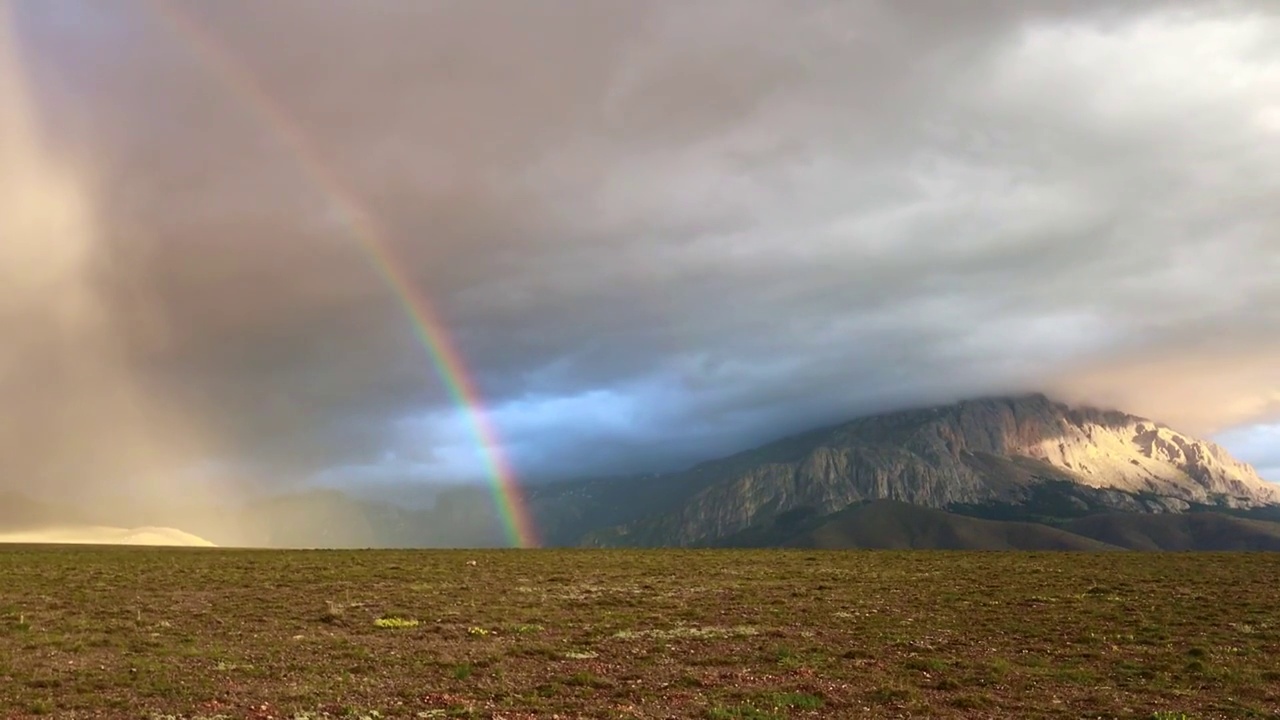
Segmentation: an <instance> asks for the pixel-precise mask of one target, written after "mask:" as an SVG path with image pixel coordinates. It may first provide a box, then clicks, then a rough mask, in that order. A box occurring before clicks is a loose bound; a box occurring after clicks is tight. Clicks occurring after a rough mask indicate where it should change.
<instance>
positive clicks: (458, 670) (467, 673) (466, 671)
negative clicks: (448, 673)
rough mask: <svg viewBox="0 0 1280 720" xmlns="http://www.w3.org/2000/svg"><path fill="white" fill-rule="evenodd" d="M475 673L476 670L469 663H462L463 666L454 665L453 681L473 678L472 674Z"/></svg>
mask: <svg viewBox="0 0 1280 720" xmlns="http://www.w3.org/2000/svg"><path fill="white" fill-rule="evenodd" d="M473 672H475V668H472V667H471V665H470V664H468V663H462V664H461V665H454V666H453V679H454V680H466V679H467V678H469V677H471V673H473Z"/></svg>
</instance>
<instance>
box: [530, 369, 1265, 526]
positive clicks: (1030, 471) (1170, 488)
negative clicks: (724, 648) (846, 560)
mask: <svg viewBox="0 0 1280 720" xmlns="http://www.w3.org/2000/svg"><path fill="white" fill-rule="evenodd" d="M565 492H567V491H563V490H562V491H561V494H564V493H565ZM628 493H630V494H634V495H637V496H643V498H644V502H643V503H642V504H641V505H640V507H642V508H643V510H638V511H636V512H633V513H632V514H631V515H630V516H629V517H627V510H628V508H629V507H633V505H632V503H629V502H627V497H628ZM877 499H889V500H898V501H902V502H905V503H910V504H912V505H918V506H922V507H928V508H936V509H950V510H958V511H964V512H967V513H969V514H979V515H987V516H995V517H1001V516H1002V514H1003V516H1005V517H1004V519H1010V517H1013V516H1018V515H1022V514H1026V513H1028V512H1029V511H1031V510H1033V509H1036V508H1040V509H1042V510H1043V514H1044V515H1046V516H1050V517H1072V516H1080V515H1086V514H1089V513H1091V512H1097V511H1105V510H1121V511H1128V512H1139V513H1182V512H1187V511H1190V510H1194V509H1205V508H1219V509H1248V508H1261V507H1266V506H1269V505H1272V504H1277V503H1280V488H1278V487H1277V486H1275V485H1272V484H1271V483H1268V482H1266V481H1264V480H1263V479H1261V478H1260V477H1258V475H1257V473H1256V472H1255V471H1254V470H1253V468H1251V467H1249V466H1248V465H1246V464H1244V463H1241V462H1239V461H1237V460H1235V459H1233V458H1232V457H1231V456H1230V455H1229V454H1228V453H1227V452H1226V451H1225V450H1224V449H1222V448H1221V447H1219V446H1217V445H1215V444H1213V443H1210V442H1205V441H1203V440H1197V439H1195V438H1191V437H1189V436H1187V435H1184V434H1182V433H1179V432H1177V431H1175V430H1173V429H1172V428H1169V427H1167V426H1165V425H1162V424H1160V423H1158V422H1155V421H1152V420H1149V419H1146V418H1141V417H1137V416H1134V415H1129V414H1126V413H1121V412H1115V411H1109V410H1101V409H1097V408H1089V407H1070V406H1068V405H1065V404H1063V403H1060V402H1055V401H1053V400H1050V399H1049V398H1047V397H1045V396H1044V395H1039V394H1034V395H1024V396H1017V397H1002V398H987V399H978V400H969V401H964V402H959V403H955V404H953V405H948V406H945V407H935V408H927V409H919V410H907V411H902V412H894V413H888V414H884V415H876V416H872V417H866V418H861V419H857V420H854V421H852V422H848V423H845V424H842V425H839V426H836V427H831V428H825V429H822V430H817V431H813V432H809V433H805V434H802V435H798V436H795V437H791V438H787V439H784V440H780V441H778V442H775V443H771V444H769V445H766V446H764V447H761V448H758V449H756V450H751V451H748V452H745V453H741V454H738V455H734V456H731V457H728V458H724V459H720V460H715V461H712V462H708V463H703V464H702V465H699V466H696V467H694V468H692V469H690V470H688V471H686V472H683V473H675V474H671V475H666V476H658V477H654V478H649V479H647V480H645V481H644V482H643V483H639V482H637V481H634V480H633V481H631V482H627V483H621V482H619V483H615V484H612V485H604V486H601V487H597V488H595V490H594V492H589V493H587V492H584V493H583V497H581V498H579V501H578V505H577V512H578V514H579V515H580V516H582V517H593V516H595V515H594V514H593V510H594V511H598V512H599V513H601V514H607V515H608V516H609V517H611V518H613V519H615V520H617V522H616V524H614V525H613V526H611V527H607V528H604V529H598V530H594V531H586V532H584V534H583V535H582V536H581V537H580V541H581V543H582V544H586V545H593V546H613V545H626V546H650V545H706V544H716V543H717V542H718V541H719V540H721V539H723V538H727V537H730V536H733V535H735V534H737V533H742V532H744V531H747V530H749V529H752V528H761V527H769V526H770V525H771V524H773V523H774V522H775V520H776V519H777V518H779V517H780V516H782V517H785V516H786V515H787V514H788V513H790V514H795V513H801V514H806V515H808V516H812V517H822V516H826V515H830V514H833V513H836V512H839V511H841V510H843V509H845V508H847V507H849V506H850V505H852V504H855V503H860V502H864V501H868V500H877ZM561 500H562V502H561V503H560V504H561V506H563V505H565V503H564V502H563V498H561ZM535 508H540V509H541V511H542V515H552V516H554V514H555V513H554V512H552V510H553V508H549V507H546V506H539V505H538V503H537V502H536V498H535ZM584 508H585V509H584ZM622 518H625V519H622ZM579 527H581V526H579Z"/></svg>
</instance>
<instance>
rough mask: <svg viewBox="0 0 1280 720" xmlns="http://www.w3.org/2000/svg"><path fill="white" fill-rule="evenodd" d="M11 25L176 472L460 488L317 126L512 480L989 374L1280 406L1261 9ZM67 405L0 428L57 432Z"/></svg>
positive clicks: (426, 369)
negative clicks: (169, 431)
mask: <svg viewBox="0 0 1280 720" xmlns="http://www.w3.org/2000/svg"><path fill="white" fill-rule="evenodd" d="M8 2H9V6H10V8H11V11H12V10H16V12H15V13H14V16H15V17H16V18H17V21H16V22H15V27H17V28H18V30H19V33H18V35H19V37H20V38H21V39H22V41H23V58H25V60H24V62H23V63H22V66H23V71H24V75H25V76H26V77H27V78H29V79H30V82H29V83H28V87H30V88H34V92H33V95H34V100H37V101H38V103H36V104H37V105H38V109H39V111H40V114H39V115H38V117H39V120H40V122H39V123H37V124H38V125H39V126H40V128H41V129H42V131H43V133H44V136H45V137H46V139H47V143H46V144H47V145H48V146H49V147H51V148H55V149H57V150H58V151H59V153H60V156H61V157H63V158H64V159H62V160H59V162H62V163H64V165H63V167H65V168H68V170H67V172H70V173H72V175H73V176H74V179H75V181H76V183H77V187H79V188H82V190H79V191H77V192H81V193H82V194H83V197H84V198H86V202H88V203H90V204H91V209H92V214H91V215H92V233H91V235H90V236H89V237H91V240H89V241H85V242H90V243H91V245H90V246H91V247H92V250H93V257H94V259H93V262H92V263H91V269H90V270H86V271H85V273H86V274H84V275H83V278H84V279H85V280H86V282H89V283H90V284H91V285H92V287H93V288H94V292H95V298H96V302H97V303H98V304H99V305H100V306H101V307H102V308H103V309H104V310H103V312H104V313H106V315H107V316H108V317H109V318H110V320H111V328H112V332H111V336H112V338H114V340H113V342H115V343H116V344H117V346H118V350H117V351H116V352H117V354H118V356H119V358H120V359H119V361H118V364H119V367H120V372H119V373H118V375H119V376H120V377H126V376H127V377H128V378H129V383H130V388H131V389H130V391H129V392H130V393H132V394H136V395H139V396H142V397H148V398H158V399H159V400H162V401H163V402H162V403H160V405H162V406H163V410H164V412H163V416H164V417H165V418H166V420H165V421H164V422H148V423H142V424H141V425H142V426H145V428H146V432H145V433H143V434H144V435H145V436H146V437H164V432H163V430H164V428H165V427H174V428H180V429H181V430H180V431H179V430H174V433H175V434H176V436H178V437H180V438H181V439H183V440H188V441H190V442H186V443H180V444H179V446H181V447H182V448H183V449H184V452H183V453H176V455H177V456H179V458H180V457H182V456H184V454H191V455H200V456H201V458H200V459H201V460H207V459H210V458H216V459H218V460H220V461H222V462H227V463H231V464H232V465H233V466H236V467H246V468H252V467H257V468H259V471H260V472H266V471H267V470H268V469H269V470H270V472H272V473H275V474H278V475H280V476H282V477H295V476H298V475H306V474H310V473H315V472H320V471H322V470H323V471H325V472H326V475H325V477H326V478H331V477H333V476H334V475H335V474H336V475H341V474H342V473H343V472H349V473H350V475H351V476H352V477H359V478H361V479H364V480H368V479H370V478H376V477H386V478H388V479H391V478H403V477H423V478H426V477H448V478H456V477H461V476H467V475H469V474H474V473H475V468H476V464H475V462H474V460H475V449H474V442H473V439H472V438H471V437H470V435H469V434H468V432H467V430H466V425H465V423H463V422H462V421H461V419H460V418H459V416H458V413H457V411H456V410H454V409H453V408H452V407H451V406H450V404H449V401H448V396H447V393H446V392H445V389H444V388H443V386H442V385H441V383H440V382H439V380H438V378H437V377H436V376H435V375H434V374H433V371H432V368H431V366H430V363H429V360H428V357H427V355H426V354H425V353H424V351H423V350H422V348H421V347H419V346H418V345H417V342H416V341H415V338H414V335H413V333H412V331H411V327H410V326H409V324H408V322H407V321H406V318H405V316H404V313H403V311H402V308H401V307H399V306H398V303H397V301H396V298H395V297H394V295H393V293H391V292H390V291H389V290H388V288H387V286H386V285H385V283H383V282H382V281H381V279H380V277H379V275H378V273H377V272H376V271H375V270H374V268H373V267H372V266H371V265H370V263H369V257H368V253H367V252H366V250H365V249H364V248H362V246H361V245H360V243H359V242H358V241H357V240H356V239H355V236H354V235H353V233H352V232H351V229H350V228H349V227H348V226H347V225H345V224H344V223H343V221H342V220H343V216H342V215H341V213H340V212H338V211H339V210H340V208H339V207H337V206H335V204H334V202H333V200H334V199H333V198H332V197H330V196H328V195H327V194H326V187H325V185H326V182H325V181H324V180H323V179H322V178H320V177H317V176H316V174H315V173H314V172H311V171H309V170H308V166H307V165H306V164H305V163H302V164H299V163H298V162H295V161H294V158H292V157H291V155H290V143H291V142H293V141H294V140H296V139H297V138H298V137H300V136H301V137H305V139H306V142H307V144H308V145H310V146H312V147H313V148H315V149H316V151H317V153H318V155H317V157H318V158H319V159H320V163H321V165H322V166H323V168H324V173H326V174H331V175H332V176H333V177H334V178H337V179H338V180H339V181H340V183H341V184H342V186H343V187H344V188H349V189H350V194H349V195H346V196H345V197H348V198H355V199H357V200H358V203H359V204H360V205H361V206H362V208H363V209H365V210H367V211H368V213H369V214H370V215H371V216H372V217H374V218H376V219H377V221H378V223H379V224H380V225H381V226H382V227H383V228H384V229H385V231H386V232H385V235H386V237H385V240H386V242H387V244H388V245H389V246H390V247H391V248H392V249H393V251H394V255H395V257H396V258H398V259H397V261H396V262H397V267H398V269H399V270H401V271H402V272H404V273H405V274H406V275H407V276H408V277H410V278H411V279H412V281H413V282H414V284H415V285H416V287H417V288H418V289H419V290H420V291H421V292H423V293H425V295H426V296H428V297H429V298H430V299H431V301H432V303H433V304H434V307H435V309H436V311H437V312H438V314H439V316H440V318H441V319H442V321H443V322H444V323H445V324H446V325H447V326H448V327H449V328H450V330H451V332H452V333H453V335H454V338H455V339H456V340H457V343H458V345H459V347H460V349H461V351H462V353H463V354H464V355H465V357H466V358H467V362H468V365H469V367H470V369H471V370H472V372H473V373H474V375H475V378H476V380H477V383H478V385H479V387H480V388H481V389H482V390H483V392H484V394H485V395H486V397H487V398H488V401H489V403H490V406H491V409H492V412H493V415H494V419H495V421H496V422H497V424H498V426H499V428H500V429H501V430H502V431H503V434H504V437H506V438H507V440H508V442H509V449H510V451H511V453H512V455H513V456H514V457H515V459H516V460H517V462H518V463H519V464H520V467H521V469H522V470H523V471H524V472H525V473H526V474H528V475H535V476H540V475H546V474H556V473H564V472H569V473H573V472H583V473H585V472H600V471H619V472H622V471H630V470H636V469H649V468H660V467H670V466H673V465H679V464H682V463H685V462H689V461H692V460H695V459H698V458H702V457H705V456H707V455H709V454H714V453H718V452H724V451H728V450H732V449H736V448H738V447H740V446H742V445H743V444H745V443H749V442H754V441H757V440H762V439H766V438H769V437H772V436H775V435H778V434H780V433H784V432H788V431H791V430H795V429H798V428H802V427H805V426H809V425H813V424H817V423H821V422H827V421H834V420H836V419H839V418H842V417H845V416H848V415H850V414H855V413H858V412H864V411H872V410H881V409H888V408H892V407H897V406H900V405H903V404H913V403H918V402H931V401H938V400H948V399H954V398H958V397H962V396H967V395H973V394H978V393H985V392H997V391H1005V390H1022V389H1031V388H1050V389H1053V390H1055V391H1056V392H1059V393H1061V394H1064V395H1069V396H1071V397H1073V399H1081V400H1092V401H1095V402H1125V403H1128V404H1130V405H1132V406H1133V407H1134V408H1135V409H1137V410H1139V411H1143V410H1142V409H1143V408H1148V407H1149V408H1151V409H1152V411H1153V412H1155V411H1159V412H1160V413H1162V414H1163V415H1162V416H1168V417H1169V418H1170V421H1171V422H1172V421H1174V419H1176V420H1177V421H1178V422H1182V423H1184V424H1187V425H1190V426H1192V427H1194V429H1196V430H1197V431H1206V432H1214V431H1217V430H1220V429H1223V428H1226V427H1228V426H1230V425H1235V424H1239V423H1246V422H1252V421H1257V420H1260V419H1266V418H1267V417H1274V416H1275V414H1276V410H1277V408H1276V406H1275V404H1274V400H1275V393H1276V391H1277V389H1278V388H1280V377H1277V375H1276V373H1275V371H1274V370H1270V368H1272V367H1280V363H1277V362H1275V360H1278V359H1280V357H1277V349H1276V345H1275V339H1276V338H1277V337H1280V310H1277V308H1280V302H1278V301H1280V280H1277V278H1280V248H1277V244H1276V243H1277V240H1276V238H1277V237H1278V236H1280V235H1278V234H1277V230H1280V210H1277V209H1276V204H1275V203H1274V198H1275V197H1276V196H1278V195H1280V170H1278V168H1280V73H1278V72H1277V70H1276V68H1277V67H1280V42H1278V40H1280V19H1278V18H1277V14H1276V11H1275V10H1274V9H1273V8H1271V7H1270V6H1268V5H1263V4H1257V3H1214V2H1203V3H1196V2H1182V3H1125V4H1123V5H1120V4H1115V3H1105V2H1049V3H1035V4H1010V3H1004V2H999V3H997V2H978V3H964V4H960V3H948V2H923V1H920V2H902V3H889V2H850V3H814V4H805V5H803V6H797V5H796V4H795V3H787V2H781V1H772V0H770V1H766V0H746V1H743V0H714V1H705V2H693V3H680V4H664V3H647V2H622V1H621V0H617V1H614V0H606V1H605V2H600V1H598V0H591V1H590V2H587V1H585V0H584V1H582V2H578V1H576V0H575V1H572V2H571V1H564V2H558V3H521V2H494V3H473V2H443V1H442V2H426V1H424V0H402V1H394V0H379V1H378V2H373V3H343V2H315V1H314V0H305V1H304V0H278V1H277V2H272V3H268V4H261V3H249V2H247V1H242V0H223V1H222V2H218V3H196V2H169V3H151V2H145V1H143V0H129V1H124V0H122V1H121V2H117V3H112V4H109V5H103V4H98V3H91V2H78V1H73V0H8ZM166 5H172V6H173V7H176V8H178V9H179V10H178V11H179V12H180V13H181V16H182V17H184V18H185V20H184V21H181V22H179V23H178V24H174V23H173V22H172V21H171V20H170V19H167V18H166V15H165V11H163V10H162V8H164V7H165V6H166ZM251 5H252V7H251ZM184 23H189V24H190V26H192V27H195V28H198V31H197V33H196V34H195V35H192V34H188V33H186V31H183V30H181V29H179V28H181V27H184ZM207 43H212V44H214V45H216V46H219V47H222V48H224V50H225V52H226V53H227V55H228V56H229V57H232V58H234V59H235V62H237V63H240V64H243V66H244V67H245V68H247V69H248V72H249V75H251V76H252V78H253V81H254V82H256V83H259V84H260V85H261V87H262V88H263V90H264V95H265V97H266V98H267V101H266V102H267V103H268V104H269V105H271V106H272V107H271V108H264V106H263V101H262V100H260V99H258V98H257V97H256V96H255V95H254V94H253V92H252V91H250V90H248V89H247V88H245V87H244V86H242V85H237V84H236V81H233V82H232V83H230V84H228V83H227V82H225V81H224V79H225V78H224V76H223V75H221V74H220V73H219V69H218V67H217V66H216V65H210V63H209V59H208V56H207V55H206V54H204V53H203V52H202V50H201V48H202V47H204V46H205V45H206V44H207ZM264 110H266V112H265V113H264ZM277 110H282V111H283V112H284V113H286V114H287V115H289V116H291V117H292V118H293V121H292V122H293V123H295V125H294V126H289V127H273V126H272V124H271V123H270V122H268V121H264V118H266V117H268V116H269V115H270V114H271V113H275V112H276V111H277ZM299 134H300V135H299ZM19 181H20V179H19V178H15V179H12V180H11V179H10V178H7V177H6V178H5V182H19ZM329 189H330V190H331V189H332V188H331V187H330V188H329ZM343 192H344V193H345V190H344V191H343ZM3 229H4V230H5V231H8V228H3ZM4 257H5V256H2V255H0V258H4ZM5 260H6V262H7V263H8V264H7V265H5V266H4V269H5V270H6V271H8V270H10V269H16V268H18V267H20V266H21V264H20V262H19V261H18V260H16V259H15V260H13V261H12V262H9V259H8V258H5ZM77 277H81V276H79V275H77ZM28 297H30V295H28ZM1215 347H1217V348H1219V350H1218V351H1215V352H1206V351H1207V350H1209V349H1213V348H1215ZM1227 348H1229V351H1227V350H1226V349H1227ZM59 352H61V351H59V350H57V349H56V348H54V349H49V348H46V349H44V350H42V351H40V352H36V351H34V350H33V351H32V353H33V354H32V355H30V356H28V357H25V358H23V359H22V362H21V367H20V368H13V367H11V368H9V370H8V372H9V373H10V374H11V375H12V376H13V377H16V378H21V379H22V380H21V382H20V383H19V384H22V385H24V386H26V387H27V390H26V391H25V392H24V393H20V394H13V393H18V391H16V390H10V389H8V388H9V387H11V386H12V385H13V383H11V384H10V385H6V386H4V387H6V390H5V392H6V393H9V394H10V395H9V397H16V398H19V401H20V403H21V404H22V406H30V405H39V404H41V400H40V398H41V393H40V391H39V390H38V389H36V388H38V387H41V386H33V385H32V384H31V383H30V382H28V381H27V380H28V379H29V378H32V377H36V376H39V375H40V374H41V373H55V374H56V372H58V371H57V370H56V368H55V367H54V366H51V365H49V364H47V363H45V362H44V360H43V359H47V358H51V357H58V356H59ZM1241 367H1245V368H1246V369H1250V368H1251V369H1252V370H1249V372H1252V374H1251V375H1248V377H1249V378H1250V379H1249V380H1248V381H1247V382H1244V381H1239V378H1240V377H1242V376H1241V372H1244V371H1241V370H1240V368H1241ZM33 368H34V369H33ZM1156 377H1159V382H1155V381H1154V380H1152V379H1153V378H1156ZM1224 378H1232V379H1230V380H1224ZM86 382H88V381H86ZM112 384H115V382H114V380H113V383H112ZM1191 387H1197V388H1207V389H1211V390H1212V394H1207V392H1208V391H1207V390H1206V391H1205V392H1190V391H1186V390H1185V389H1186V388H1191ZM1171 388H1178V389H1181V390H1178V391H1173V392H1171V390H1170V389H1171ZM157 402H159V401H157ZM104 407H107V408H110V407H112V406H111V405H110V404H108V405H105V406H104ZM110 412H114V410H111V411H109V412H108V413H107V414H110ZM156 412H159V411H156ZM170 418H174V419H170ZM177 419H180V420H181V421H182V422H180V423H179V422H177ZM60 423H61V421H58V420H56V419H50V420H48V421H47V422H43V423H33V424H32V425H31V426H30V428H29V432H28V433H27V435H14V434H12V433H9V434H7V435H5V436H3V437H0V442H5V443H12V442H14V440H13V438H15V437H24V438H25V437H27V436H28V435H33V436H39V435H42V434H43V435H48V434H49V433H53V432H54V431H55V430H56V431H57V432H56V433H55V434H56V436H57V437H58V438H60V440H59V442H63V443H71V444H72V445H75V442H74V438H76V437H78V436H79V434H80V432H81V429H77V430H75V431H74V432H72V431H70V430H67V426H65V425H64V424H60ZM135 425H137V423H135ZM76 427H77V428H80V426H78V425H77V426H76ZM157 433H159V435H157ZM188 446H190V447H188ZM168 455H170V454H166V457H165V463H166V464H172V463H176V462H179V459H178V458H174V457H169V456H168ZM206 456H207V457H206ZM126 465H127V463H126Z"/></svg>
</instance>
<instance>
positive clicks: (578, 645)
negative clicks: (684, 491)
mask: <svg viewBox="0 0 1280 720" xmlns="http://www.w3.org/2000/svg"><path fill="white" fill-rule="evenodd" d="M472 561H474V565H472V564H470V562H472ZM1278 608H1280V555H1267V554H1232V555H1218V554H1181V555H1173V554H1137V553H1104V554H1031V553H1027V554H1015V553H943V552H936V553H935V552H913V553H907V552H904V553H893V552H882V553H876V552H810V551H790V552H785V551H249V550H210V549H197V548H192V549H156V548H100V547H46V548H38V547H17V546H13V547H7V548H0V717H2V718H25V717H28V716H43V717H57V718H90V717H93V718H97V717H112V718H114V717H121V718H153V717H154V718H159V717H176V718H193V717H199V718H215V717H223V718H313V719H314V718H328V717H332V718H338V717H370V718H372V717H388V718H390V717H407V718H428V717H474V718H533V717H564V718H571V717H605V718H631V717H635V718H658V717H700V718H716V719H723V720H728V719H731V718H743V719H747V718H750V719H755V720H765V719H767V718H792V717H795V718H806V717H814V718H816V717H957V718H958V717H965V718H971V717H1061V718H1079V717H1133V718H1157V717H1158V718H1181V717H1187V718H1211V717H1232V718H1236V717H1275V716H1277V714H1278V713H1280V609H1278Z"/></svg>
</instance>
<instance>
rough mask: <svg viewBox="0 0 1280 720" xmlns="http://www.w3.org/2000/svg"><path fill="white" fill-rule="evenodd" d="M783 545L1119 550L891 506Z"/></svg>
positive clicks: (862, 508) (874, 507) (833, 521)
mask: <svg viewBox="0 0 1280 720" xmlns="http://www.w3.org/2000/svg"><path fill="white" fill-rule="evenodd" d="M786 545H787V546H790V547H807V548H819V549H830V550H834V549H852V548H865V549H885V550H1088V551H1098V550H1117V549H1119V548H1117V547H1115V546H1114V545H1108V544H1106V543H1104V542H1100V541H1098V540H1094V539H1090V538H1086V537H1082V536H1080V535H1076V534H1073V533H1070V532H1067V531H1065V530H1059V529H1057V528H1053V527H1049V526H1048V525H1039V524H1036V523H1028V522H1003V521H999V520H982V519H979V518H973V517H966V516H963V515H955V514H953V513H948V512H944V511H942V510H934V509H932V508H925V507H920V506H919V505H911V504H909V503H904V502H898V501H895V500H879V501H876V502H872V503H867V504H862V505H856V506H853V507H850V508H848V509H846V510H842V511H840V512H838V513H835V514H834V515H830V516H827V517H826V518H824V522H822V524H820V525H819V526H818V527H816V528H813V529H812V530H808V531H806V532H803V533H801V534H800V535H799V536H797V537H795V538H792V539H791V540H790V541H788V542H787V543H786Z"/></svg>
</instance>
